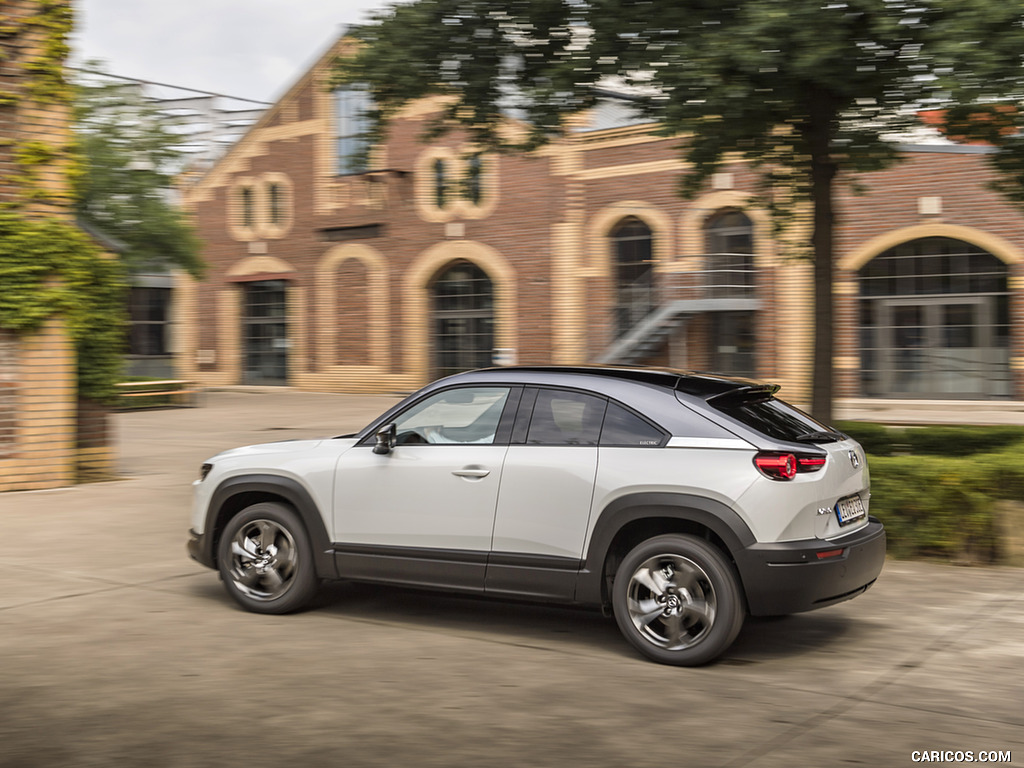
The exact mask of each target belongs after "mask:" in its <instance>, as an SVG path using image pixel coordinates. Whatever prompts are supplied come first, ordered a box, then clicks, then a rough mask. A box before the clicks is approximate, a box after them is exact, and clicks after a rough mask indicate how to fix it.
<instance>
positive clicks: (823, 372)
mask: <svg viewBox="0 0 1024 768" xmlns="http://www.w3.org/2000/svg"><path fill="white" fill-rule="evenodd" d="M825 101H826V100H825V99H821V100H820V101H819V102H818V104H817V105H816V108H812V109H813V112H812V115H813V116H812V119H811V129H810V133H809V135H808V143H809V145H810V148H811V202H812V205H813V208H814V231H813V234H812V235H811V245H812V247H813V250H814V367H813V373H812V380H813V384H812V388H811V414H812V415H813V416H814V417H815V418H816V419H818V420H819V421H821V422H823V423H825V424H830V423H831V422H832V388H833V377H832V356H833V346H834V329H833V301H832V271H833V270H832V258H833V244H832V238H833V235H832V225H833V211H832V182H833V180H834V179H835V177H836V163H835V161H834V160H833V159H832V157H831V154H830V152H829V139H830V136H831V123H832V121H833V119H834V114H833V113H832V112H831V110H830V109H829V108H828V107H827V106H826V105H825V103H824V102H825Z"/></svg>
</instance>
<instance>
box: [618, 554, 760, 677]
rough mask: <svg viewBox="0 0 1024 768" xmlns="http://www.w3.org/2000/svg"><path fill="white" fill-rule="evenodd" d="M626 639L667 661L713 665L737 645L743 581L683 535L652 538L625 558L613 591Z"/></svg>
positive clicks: (722, 561) (718, 556)
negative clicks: (735, 643)
mask: <svg viewBox="0 0 1024 768" xmlns="http://www.w3.org/2000/svg"><path fill="white" fill-rule="evenodd" d="M612 608H613V610H614V613H615V621H616V622H617V623H618V625H619V629H620V630H621V632H622V634H623V635H624V636H625V638H626V639H627V640H628V641H629V642H630V643H631V644H632V645H633V646H634V647H635V648H636V649H637V650H638V651H640V653H642V654H644V655H645V656H647V657H648V658H651V659H653V660H655V661H658V662H661V663H662V664H673V665H676V666H686V667H689V666H696V665H698V664H706V663H707V662H709V661H711V660H712V659H714V658H716V657H717V656H718V655H720V654H721V653H722V652H723V651H725V649H726V648H728V647H729V646H730V645H732V642H733V640H735V639H736V635H737V634H739V631H740V627H742V626H743V619H744V616H745V609H744V606H743V599H742V596H741V594H740V587H739V579H738V578H737V577H736V573H735V571H734V570H733V568H732V565H731V564H730V563H729V561H728V560H727V559H726V558H725V557H724V556H723V555H722V553H721V551H720V550H719V549H717V548H716V547H714V546H713V545H711V544H709V543H707V542H705V541H703V540H701V539H698V538H695V537H693V536H686V535H682V534H666V535H663V536H656V537H654V538H652V539H648V540H646V541H644V542H642V543H640V544H638V545H637V546H636V547H634V548H633V550H632V551H630V553H629V554H628V555H626V557H625V559H624V560H623V561H622V563H621V565H620V566H619V569H618V571H617V572H616V574H615V581H614V583H613V586H612Z"/></svg>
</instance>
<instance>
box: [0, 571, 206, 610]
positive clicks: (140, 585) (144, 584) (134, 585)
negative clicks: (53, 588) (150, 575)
mask: <svg viewBox="0 0 1024 768" xmlns="http://www.w3.org/2000/svg"><path fill="white" fill-rule="evenodd" d="M24 570H33V569H32V568H30V567H26V568H25V569H24ZM34 570H36V571H40V572H43V573H47V574H51V575H52V574H53V573H54V571H44V570H43V569H41V568H36V569H34ZM59 573H61V574H62V575H65V576H69V575H72V574H70V573H67V572H63V571H62V572H59ZM201 575H203V574H201V573H198V574H197V573H179V574H176V575H174V576H164V577H162V578H159V579H153V580H151V581H139V582H131V583H126V582H120V581H113V580H110V579H105V578H103V577H101V576H78V575H74V578H81V579H82V580H83V581H91V582H99V583H100V584H106V585H107V586H106V587H104V588H100V589H93V590H89V591H84V592H70V593H68V594H64V595H54V596H52V597H45V598H42V599H41V600H29V601H28V602H24V603H15V604H14V605H3V606H0V612H4V611H11V610H14V609H16V608H31V607H34V606H38V605H46V604H47V603H54V602H57V601H60V600H73V599H74V598H77V597H91V596H93V595H103V594H107V593H109V592H117V591H118V590H125V589H146V588H151V587H152V586H153V585H154V584H161V583H163V582H166V581H172V580H174V579H187V578H191V577H193V576H201ZM150 591H161V590H153V589H151V590H150Z"/></svg>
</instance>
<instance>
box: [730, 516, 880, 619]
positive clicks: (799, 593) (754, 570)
mask: <svg viewBox="0 0 1024 768" xmlns="http://www.w3.org/2000/svg"><path fill="white" fill-rule="evenodd" d="M837 549H842V550H843V552H842V554H841V555H838V556H835V557H828V558H826V559H819V558H818V554H819V553H821V552H831V551H834V550H837ZM884 563H885V528H883V526H882V523H881V522H880V521H879V520H878V519H877V518H874V517H872V518H870V519H869V521H868V524H867V525H866V526H865V527H863V528H861V529H860V530H858V531H856V532H854V533H851V534H849V535H848V536H842V537H839V538H836V539H831V540H828V541H825V540H819V539H814V540H809V541H788V542H781V543H777V544H753V545H751V546H749V547H746V548H745V549H744V550H742V552H740V553H737V558H736V565H737V566H738V568H739V571H740V578H741V579H742V580H743V585H744V588H745V590H746V594H747V605H748V607H749V609H750V613H751V615H753V616H774V615H781V614H788V613H801V612H803V611H811V610H814V609H816V608H824V607H825V606H827V605H833V604H835V603H839V602H842V601H843V600H849V599H850V598H852V597H856V596H857V595H859V594H860V593H861V592H864V591H865V590H866V589H867V588H868V587H870V586H871V585H872V584H874V583H875V579H877V578H878V574H879V573H881V572H882V566H883V565H884Z"/></svg>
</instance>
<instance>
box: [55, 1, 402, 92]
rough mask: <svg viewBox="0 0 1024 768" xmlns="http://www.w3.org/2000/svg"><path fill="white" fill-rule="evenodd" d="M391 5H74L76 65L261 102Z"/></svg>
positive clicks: (312, 2) (191, 3) (165, 3)
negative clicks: (92, 63) (93, 62)
mask: <svg viewBox="0 0 1024 768" xmlns="http://www.w3.org/2000/svg"><path fill="white" fill-rule="evenodd" d="M387 4H388V3H387V2H386V0H74V6H75V11H76V24H75V25H76V29H75V34H74V36H73V38H72V48H73V53H72V64H77V63H80V62H83V61H87V60H90V59H99V60H101V61H103V62H104V63H105V68H106V71H108V72H110V73H111V74H115V75H121V76H124V77H133V78H138V79H141V80H150V81H155V82H160V83H169V84H171V85H177V86H184V87H187V88H196V89H199V90H204V91H212V92H214V93H223V94H227V95H229V96H240V97H244V98H248V99H256V100H258V101H274V100H275V99H277V98H278V97H279V96H282V95H283V94H284V92H285V91H286V90H287V88H288V87H289V86H290V85H291V84H292V82H294V81H295V80H296V79H297V78H298V77H299V76H300V75H301V74H302V73H303V72H304V71H305V70H306V68H307V67H308V66H310V65H311V64H312V63H313V62H314V61H315V60H316V58H317V57H319V56H320V55H321V54H322V53H323V52H324V50H325V49H326V48H327V47H328V46H329V45H330V44H331V43H332V42H333V41H334V40H335V38H336V37H337V36H338V35H339V34H340V33H341V31H342V29H343V28H344V27H346V26H348V25H351V24H355V23H359V22H360V21H363V20H365V19H366V15H367V11H368V10H374V9H377V8H381V7H383V6H385V5H387Z"/></svg>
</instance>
